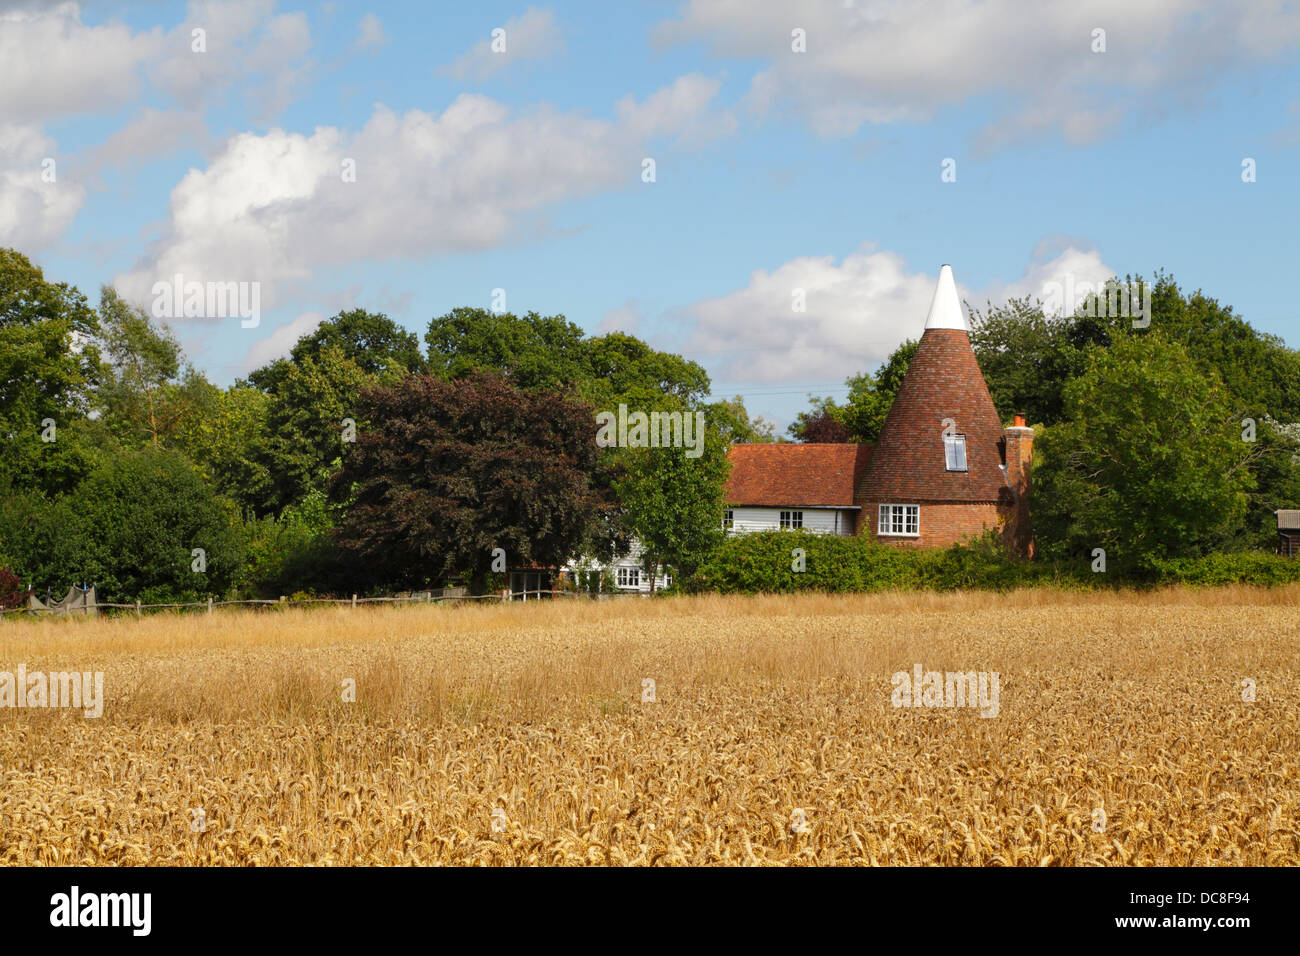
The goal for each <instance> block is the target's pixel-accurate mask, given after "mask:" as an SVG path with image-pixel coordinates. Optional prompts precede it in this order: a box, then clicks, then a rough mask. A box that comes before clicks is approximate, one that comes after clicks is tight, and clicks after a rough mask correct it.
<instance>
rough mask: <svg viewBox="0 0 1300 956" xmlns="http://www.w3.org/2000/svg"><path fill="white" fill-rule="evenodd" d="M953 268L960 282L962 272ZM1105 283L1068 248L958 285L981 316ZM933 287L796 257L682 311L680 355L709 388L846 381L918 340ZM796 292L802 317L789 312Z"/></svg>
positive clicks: (899, 268)
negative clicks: (697, 365)
mask: <svg viewBox="0 0 1300 956" xmlns="http://www.w3.org/2000/svg"><path fill="white" fill-rule="evenodd" d="M954 268H955V269H956V271H957V274H958V278H960V272H961V268H960V263H955V264H954ZM1067 274H1069V275H1071V276H1072V277H1073V281H1075V282H1081V281H1093V282H1096V281H1104V280H1105V279H1107V278H1109V277H1110V276H1111V275H1113V274H1114V272H1113V270H1111V269H1110V268H1109V267H1107V266H1106V265H1104V264H1103V263H1102V262H1101V259H1100V256H1099V254H1098V253H1097V252H1096V251H1095V250H1091V251H1083V250H1080V249H1078V248H1076V247H1075V246H1073V245H1071V246H1069V247H1068V248H1066V249H1064V250H1063V251H1061V252H1060V253H1059V254H1058V255H1056V256H1054V257H1053V258H1051V259H1042V258H1040V259H1036V260H1035V261H1032V262H1030V263H1029V264H1028V266H1027V267H1026V268H1025V271H1024V272H1023V273H1022V274H1021V275H1020V276H1019V277H1018V278H1016V279H1014V280H1012V281H1009V282H1006V283H998V284H994V285H992V286H990V287H989V288H987V289H984V290H980V291H979V292H978V293H976V292H974V291H972V290H971V289H970V287H968V286H965V285H962V284H961V283H960V281H959V282H958V286H957V289H958V292H959V294H960V295H961V298H962V300H963V301H966V300H969V301H970V302H971V304H972V305H976V306H977V307H980V306H982V304H983V303H984V302H985V301H986V300H990V301H993V302H994V303H999V302H1002V301H1005V300H1006V299H1007V298H1008V297H1011V296H1023V295H1030V296H1031V297H1034V296H1041V295H1043V287H1044V285H1045V283H1047V282H1049V281H1052V280H1053V279H1056V280H1058V281H1062V282H1064V278H1065V276H1066V275H1067ZM937 280H938V264H937V263H936V265H935V269H934V272H933V273H927V272H909V271H908V270H907V268H906V266H905V263H904V260H903V257H902V256H900V255H898V254H897V253H895V252H889V251H885V250H877V249H876V248H875V247H874V246H872V245H869V244H868V245H864V246H863V247H862V248H861V249H860V250H859V251H857V252H855V253H852V254H850V255H847V256H845V257H844V258H843V260H842V261H841V262H839V263H838V264H837V263H836V262H835V260H834V257H833V256H821V257H803V258H799V259H792V260H791V261H789V262H787V263H785V264H783V265H781V266H778V267H777V268H776V269H773V270H771V271H767V270H762V269H760V270H758V271H756V272H754V273H752V274H751V275H750V277H749V283H748V284H747V285H746V286H745V287H744V288H742V289H737V290H736V291H734V292H731V293H728V294H727V295H723V296H719V297H717V298H712V299H705V300H703V301H700V302H697V303H694V304H693V305H690V306H688V307H686V308H685V309H684V310H682V316H683V317H684V318H685V319H686V320H687V321H688V322H692V323H693V324H694V329H693V332H692V333H691V335H690V336H689V341H688V342H687V344H686V345H685V347H684V349H683V351H684V353H685V354H687V355H694V356H699V357H700V359H701V360H702V361H704V362H705V364H706V366H707V367H708V368H709V371H710V373H711V374H713V375H715V376H716V377H717V378H719V379H721V380H725V381H730V382H753V383H763V384H769V383H791V382H800V381H808V380H811V379H814V378H815V379H817V380H818V381H826V380H828V379H833V378H845V377H847V376H849V375H854V374H856V373H858V372H861V371H863V370H865V369H869V368H872V367H874V366H875V365H877V364H879V363H880V362H882V361H884V359H886V358H888V356H889V354H890V353H891V352H892V351H893V350H894V349H895V348H897V347H898V346H899V345H900V344H901V343H902V342H903V341H905V340H906V339H909V338H911V339H915V338H919V337H920V336H921V333H922V332H923V331H924V326H925V316H926V313H927V311H928V310H929V306H930V299H931V298H932V297H933V295H934V287H935V283H936V281H937ZM800 290H802V298H803V300H804V302H805V303H806V311H803V312H796V311H795V308H794V306H795V302H796V295H797V294H798V293H799V291H800Z"/></svg>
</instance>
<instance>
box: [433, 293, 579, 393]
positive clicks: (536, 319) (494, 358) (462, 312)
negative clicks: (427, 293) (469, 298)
mask: <svg viewBox="0 0 1300 956" xmlns="http://www.w3.org/2000/svg"><path fill="white" fill-rule="evenodd" d="M424 340H425V342H427V343H428V346H429V368H430V369H431V371H432V372H433V373H434V374H435V375H439V376H442V377H446V378H463V377H465V376H467V375H470V374H472V373H474V372H478V371H489V372H496V373H497V374H499V375H504V376H506V377H508V378H509V379H510V380H511V381H513V382H514V383H515V384H516V385H517V386H518V387H520V388H526V389H556V388H561V387H564V386H567V385H575V384H577V383H579V382H582V381H584V380H585V379H586V377H587V366H586V357H587V347H586V343H585V342H584V341H583V334H582V329H580V328H579V327H578V326H576V325H574V324H573V323H572V322H570V321H568V320H567V319H566V318H565V317H564V316H562V315H553V316H541V315H538V314H537V313H536V312H529V313H527V314H526V315H523V316H516V315H513V314H511V313H509V312H503V313H497V312H491V311H489V310H488V309H478V308H457V309H452V311H451V312H449V313H447V314H446V315H444V316H441V317H439V318H436V319H434V320H433V321H431V322H430V323H429V331H428V332H427V333H425V336H424Z"/></svg>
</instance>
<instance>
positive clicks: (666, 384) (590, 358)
mask: <svg viewBox="0 0 1300 956" xmlns="http://www.w3.org/2000/svg"><path fill="white" fill-rule="evenodd" d="M582 351H583V354H582V360H581V362H582V369H583V370H582V382H581V385H582V393H583V397H584V398H586V399H587V400H588V401H589V402H591V403H592V404H593V405H595V406H596V407H597V408H602V409H603V408H608V407H611V406H612V405H615V404H617V403H618V402H619V401H625V402H627V403H628V404H629V405H631V404H633V403H637V402H640V403H649V402H653V401H655V400H657V399H659V398H661V397H663V396H668V397H669V398H673V399H677V400H679V401H681V402H684V403H686V404H693V403H696V402H699V401H700V400H702V399H703V398H704V396H705V395H707V394H708V392H709V376H708V373H707V372H705V371H704V369H703V368H702V367H701V366H699V365H698V364H696V363H695V362H692V361H689V360H687V359H684V358H682V357H681V356H680V355H673V354H672V353H670V352H659V351H656V350H655V349H652V348H651V347H650V346H649V345H647V344H646V343H645V342H643V341H641V340H640V339H638V338H635V337H633V336H631V335H626V334H624V333H622V332H611V333H610V334H608V335H602V336H600V337H599V338H594V339H587V340H585V341H584V343H583V350H582ZM742 407H743V406H742Z"/></svg>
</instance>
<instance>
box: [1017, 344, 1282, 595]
mask: <svg viewBox="0 0 1300 956" xmlns="http://www.w3.org/2000/svg"><path fill="white" fill-rule="evenodd" d="M1064 414H1065V416H1066V421H1064V422H1062V423H1061V424H1059V425H1056V426H1053V427H1051V428H1048V429H1046V430H1045V432H1044V433H1043V434H1041V436H1040V437H1039V439H1038V441H1037V442H1036V446H1035V458H1036V468H1035V470H1034V482H1035V485H1034V507H1035V512H1034V527H1035V531H1036V533H1037V536H1038V544H1039V548H1040V550H1041V552H1042V553H1044V554H1046V555H1048V556H1054V557H1066V556H1073V557H1076V558H1079V559H1081V560H1082V559H1086V558H1087V556H1088V555H1090V554H1091V553H1092V551H1093V549H1095V548H1101V549H1104V550H1105V552H1106V559H1107V567H1108V569H1111V568H1113V569H1118V570H1120V571H1136V572H1139V573H1142V572H1148V571H1150V570H1152V569H1154V568H1155V567H1156V566H1157V564H1158V562H1159V561H1160V560H1162V559H1165V558H1171V557H1179V556H1184V555H1196V554H1199V553H1202V552H1203V551H1206V550H1209V549H1211V548H1213V547H1214V546H1215V545H1216V544H1217V543H1218V542H1220V541H1222V540H1223V539H1224V538H1225V537H1227V536H1229V535H1231V534H1232V533H1234V532H1235V531H1236V530H1238V528H1239V526H1240V524H1241V521H1242V516H1243V515H1244V513H1245V510H1246V501H1247V494H1246V493H1247V490H1248V489H1249V488H1250V487H1251V485H1252V478H1251V474H1250V471H1249V468H1248V465H1249V463H1250V460H1251V458H1252V456H1253V455H1254V454H1256V452H1255V451H1254V449H1255V448H1256V447H1257V446H1255V445H1252V444H1249V443H1246V442H1243V441H1242V440H1241V428H1240V424H1239V423H1238V422H1236V421H1234V419H1233V415H1232V414H1231V413H1230V411H1229V403H1228V399H1227V397H1226V396H1225V393H1224V389H1223V386H1222V384H1221V383H1220V382H1219V381H1218V378H1217V376H1215V375H1213V374H1209V375H1207V374H1205V373H1204V372H1203V371H1202V370H1201V369H1199V368H1197V367H1196V365H1195V363H1194V362H1192V361H1191V359H1190V357H1189V356H1188V354H1187V351H1186V349H1184V348H1183V347H1182V346H1181V345H1178V344H1176V343H1171V342H1165V341H1163V340H1161V339H1159V338H1156V337H1144V338H1135V337H1131V336H1126V337H1122V338H1117V339H1116V340H1115V341H1114V342H1113V343H1112V345H1111V347H1110V348H1109V349H1096V350H1093V351H1092V352H1090V353H1089V356H1088V364H1087V366H1086V368H1085V370H1084V372H1083V374H1082V375H1081V376H1080V377H1079V378H1077V379H1075V380H1073V381H1071V382H1070V383H1068V384H1067V385H1066V387H1065V392H1064Z"/></svg>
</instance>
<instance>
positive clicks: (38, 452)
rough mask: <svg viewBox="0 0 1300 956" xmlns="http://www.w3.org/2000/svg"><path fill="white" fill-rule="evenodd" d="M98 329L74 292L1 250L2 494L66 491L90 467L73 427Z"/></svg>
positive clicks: (91, 377) (90, 381) (95, 364)
mask: <svg viewBox="0 0 1300 956" xmlns="http://www.w3.org/2000/svg"><path fill="white" fill-rule="evenodd" d="M97 328H98V322H97V319H96V316H95V312H94V310H93V309H91V308H90V306H89V305H88V304H87V303H86V298H85V296H84V295H82V294H81V293H80V292H79V291H77V289H76V288H75V287H73V286H69V285H68V284H66V283H52V282H47V281H46V279H45V275H44V273H42V272H41V270H40V269H39V268H37V267H36V266H34V265H33V264H32V263H31V261H30V260H29V259H27V257H26V256H24V255H22V254H21V253H19V252H16V251H15V250H13V249H0V449H3V451H2V453H0V487H2V486H9V487H11V488H41V489H45V490H51V491H55V490H63V489H66V488H69V487H72V486H73V485H75V484H76V482H77V481H79V480H80V479H81V478H82V477H83V476H84V475H85V474H86V473H87V472H88V471H89V470H90V468H92V467H93V464H94V459H93V456H92V455H90V454H89V453H88V452H86V450H85V449H84V447H83V446H82V445H80V444H79V443H77V442H75V441H72V440H70V439H71V438H72V437H73V433H72V432H70V431H68V426H69V425H70V424H71V423H72V422H73V421H74V420H77V419H80V418H81V417H83V416H84V415H85V414H86V412H87V410H88V408H89V397H90V390H91V388H92V387H93V385H94V383H95V379H96V375H97V373H98V369H99V355H98V351H97V349H96V348H95V345H94V335H95V332H96V330H97ZM51 426H53V427H52V428H51Z"/></svg>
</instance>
